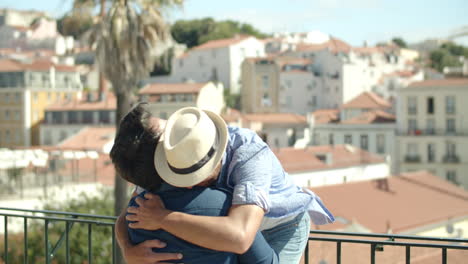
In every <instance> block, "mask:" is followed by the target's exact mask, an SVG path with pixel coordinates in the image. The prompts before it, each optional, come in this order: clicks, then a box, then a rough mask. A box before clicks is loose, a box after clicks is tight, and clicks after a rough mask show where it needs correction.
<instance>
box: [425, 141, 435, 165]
mask: <svg viewBox="0 0 468 264" xmlns="http://www.w3.org/2000/svg"><path fill="white" fill-rule="evenodd" d="M427 162H435V144H434V143H429V144H427Z"/></svg>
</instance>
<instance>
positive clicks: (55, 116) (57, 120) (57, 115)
mask: <svg viewBox="0 0 468 264" xmlns="http://www.w3.org/2000/svg"><path fill="white" fill-rule="evenodd" d="M62 122H63V120H62V112H52V124H61V123H62Z"/></svg>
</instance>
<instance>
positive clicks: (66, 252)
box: [65, 221, 70, 264]
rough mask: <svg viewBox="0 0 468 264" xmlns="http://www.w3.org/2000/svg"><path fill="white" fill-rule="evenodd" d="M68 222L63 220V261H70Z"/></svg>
mask: <svg viewBox="0 0 468 264" xmlns="http://www.w3.org/2000/svg"><path fill="white" fill-rule="evenodd" d="M69 234H70V222H68V221H67V222H65V261H66V263H67V264H69V263H70V235H69Z"/></svg>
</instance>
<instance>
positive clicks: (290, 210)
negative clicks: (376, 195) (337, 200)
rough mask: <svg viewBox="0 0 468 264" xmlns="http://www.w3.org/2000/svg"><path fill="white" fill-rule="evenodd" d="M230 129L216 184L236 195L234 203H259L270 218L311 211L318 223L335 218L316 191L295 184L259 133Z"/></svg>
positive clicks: (242, 129) (330, 221) (329, 221)
mask: <svg viewBox="0 0 468 264" xmlns="http://www.w3.org/2000/svg"><path fill="white" fill-rule="evenodd" d="M228 131H229V141H228V145H227V148H226V152H225V155H224V157H223V161H222V163H223V165H222V169H221V174H220V176H219V178H218V181H217V183H216V187H217V188H218V189H222V190H226V191H228V192H230V193H232V194H233V200H232V204H255V205H258V206H260V207H261V208H263V209H264V210H265V212H266V214H265V217H270V218H283V217H287V216H291V215H297V214H299V213H301V212H304V211H306V210H308V211H309V214H310V217H311V220H312V221H313V222H314V223H315V224H318V225H321V224H327V223H332V222H333V221H334V220H335V219H334V217H333V215H332V214H331V213H330V212H329V210H328V209H327V208H326V207H325V205H324V204H323V203H322V201H321V200H320V198H319V197H318V196H317V195H316V194H315V193H313V192H312V191H308V190H307V191H303V190H302V189H301V188H299V187H298V186H297V185H295V184H294V182H293V180H292V178H291V177H289V175H288V174H287V173H286V172H285V171H284V169H283V167H282V166H281V163H280V162H279V160H278V159H277V158H276V156H275V155H274V153H273V152H272V151H271V149H270V148H269V147H268V145H267V144H266V143H265V142H263V140H262V139H261V138H260V137H258V136H257V134H256V133H255V132H253V131H251V130H249V129H244V128H238V127H228Z"/></svg>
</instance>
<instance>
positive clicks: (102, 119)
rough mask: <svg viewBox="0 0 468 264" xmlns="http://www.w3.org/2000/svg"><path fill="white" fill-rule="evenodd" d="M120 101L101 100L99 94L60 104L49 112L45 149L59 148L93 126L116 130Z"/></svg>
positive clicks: (44, 129)
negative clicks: (57, 146)
mask: <svg viewBox="0 0 468 264" xmlns="http://www.w3.org/2000/svg"><path fill="white" fill-rule="evenodd" d="M116 107H117V101H116V98H115V96H114V95H113V93H105V94H104V96H103V98H102V100H99V96H98V94H97V93H90V92H88V93H85V94H84V95H82V96H80V97H79V98H75V99H70V100H60V101H58V102H56V103H54V104H52V105H50V106H48V107H47V108H46V109H45V114H44V115H45V118H44V122H43V123H42V124H41V130H40V135H41V141H40V142H41V145H56V144H59V143H61V142H63V141H64V140H66V139H67V138H69V137H71V136H73V135H75V134H77V133H79V132H80V131H81V130H82V129H84V128H86V127H89V126H99V127H115V121H116V120H115V110H116Z"/></svg>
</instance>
